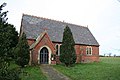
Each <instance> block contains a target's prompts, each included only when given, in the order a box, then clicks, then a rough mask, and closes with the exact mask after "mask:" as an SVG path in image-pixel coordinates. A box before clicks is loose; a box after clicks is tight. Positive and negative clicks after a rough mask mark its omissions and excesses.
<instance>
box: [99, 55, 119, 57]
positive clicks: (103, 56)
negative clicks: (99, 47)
mask: <svg viewBox="0 0 120 80" xmlns="http://www.w3.org/2000/svg"><path fill="white" fill-rule="evenodd" d="M99 57H120V56H115V55H114V56H104V55H99Z"/></svg>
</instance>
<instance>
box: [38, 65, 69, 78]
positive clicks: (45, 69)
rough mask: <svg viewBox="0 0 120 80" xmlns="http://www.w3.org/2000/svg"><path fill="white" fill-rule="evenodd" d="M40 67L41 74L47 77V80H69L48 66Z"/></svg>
mask: <svg viewBox="0 0 120 80" xmlns="http://www.w3.org/2000/svg"><path fill="white" fill-rule="evenodd" d="M40 67H41V69H42V71H43V73H44V74H45V75H46V76H47V77H48V80H71V79H69V78H68V77H66V76H65V75H63V74H62V73H60V72H58V71H57V70H56V69H54V68H53V67H52V66H50V65H41V66H40Z"/></svg>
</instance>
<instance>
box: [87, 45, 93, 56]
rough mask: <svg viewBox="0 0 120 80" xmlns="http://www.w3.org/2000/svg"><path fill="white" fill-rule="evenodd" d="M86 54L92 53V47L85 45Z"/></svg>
mask: <svg viewBox="0 0 120 80" xmlns="http://www.w3.org/2000/svg"><path fill="white" fill-rule="evenodd" d="M86 54H87V55H92V47H91V46H87V47H86Z"/></svg>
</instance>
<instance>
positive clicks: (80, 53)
mask: <svg viewBox="0 0 120 80" xmlns="http://www.w3.org/2000/svg"><path fill="white" fill-rule="evenodd" d="M86 47H87V46H85V45H75V49H76V55H77V60H76V62H77V63H79V62H98V61H99V47H97V46H91V47H92V55H87V54H86Z"/></svg>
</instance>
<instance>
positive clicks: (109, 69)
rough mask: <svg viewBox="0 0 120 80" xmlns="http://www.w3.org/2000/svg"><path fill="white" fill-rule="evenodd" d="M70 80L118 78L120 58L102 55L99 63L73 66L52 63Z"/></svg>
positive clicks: (113, 79) (111, 79)
mask: <svg viewBox="0 0 120 80" xmlns="http://www.w3.org/2000/svg"><path fill="white" fill-rule="evenodd" d="M53 67H54V68H56V69H57V70H58V71H60V72H62V73H63V74H65V75H66V76H68V77H70V78H71V79H72V80H120V58H114V57H102V58H100V62H99V63H85V64H83V63H82V64H76V65H75V66H74V67H70V68H68V67H64V66H63V65H54V66H53Z"/></svg>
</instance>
